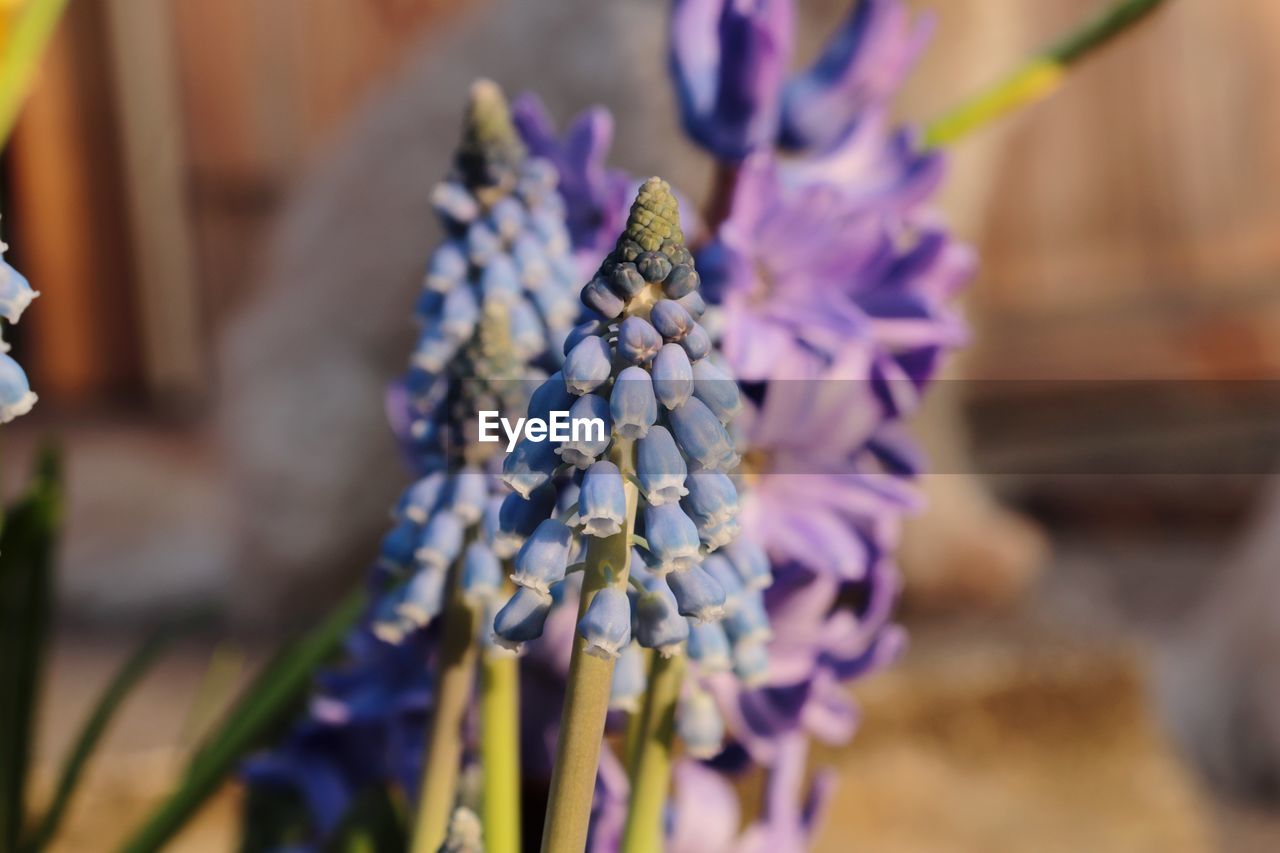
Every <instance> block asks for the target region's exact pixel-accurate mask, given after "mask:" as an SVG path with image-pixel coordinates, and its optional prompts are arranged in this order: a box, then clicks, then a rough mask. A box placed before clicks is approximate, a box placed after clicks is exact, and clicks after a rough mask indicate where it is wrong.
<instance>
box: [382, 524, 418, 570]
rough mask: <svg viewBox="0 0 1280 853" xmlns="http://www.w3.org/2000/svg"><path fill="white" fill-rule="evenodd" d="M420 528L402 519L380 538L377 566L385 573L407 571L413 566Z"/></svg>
mask: <svg viewBox="0 0 1280 853" xmlns="http://www.w3.org/2000/svg"><path fill="white" fill-rule="evenodd" d="M420 535H421V528H420V527H419V526H418V524H417V523H416V522H414V521H410V520H409V519H403V520H402V521H400V522H399V523H398V524H397V525H396V526H395V527H393V528H391V530H390V531H389V532H388V533H387V534H386V535H385V536H383V537H382V543H381V545H380V546H379V548H378V565H379V566H380V567H381V568H383V569H386V570H387V571H393V572H402V571H407V570H408V568H409V567H410V566H411V565H413V555H414V551H416V550H417V548H418V538H419V536H420Z"/></svg>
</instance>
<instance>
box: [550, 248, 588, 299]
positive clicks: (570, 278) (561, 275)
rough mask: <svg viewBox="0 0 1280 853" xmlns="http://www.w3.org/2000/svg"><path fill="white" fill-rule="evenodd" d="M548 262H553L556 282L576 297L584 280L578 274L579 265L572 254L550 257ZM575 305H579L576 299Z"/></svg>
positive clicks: (552, 268) (561, 253) (552, 266)
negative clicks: (579, 283)
mask: <svg viewBox="0 0 1280 853" xmlns="http://www.w3.org/2000/svg"><path fill="white" fill-rule="evenodd" d="M548 260H549V261H550V262H551V272H552V274H553V275H554V276H555V279H556V281H558V282H560V283H561V284H562V285H565V288H566V289H567V290H570V291H572V293H573V295H574V297H576V296H577V295H578V286H579V285H578V282H579V281H581V280H582V274H581V273H580V272H578V263H577V261H575V260H574V257H573V253H572V252H560V253H559V254H555V255H549V256H548ZM573 304H574V305H575V306H576V305H578V301H577V299H576V298H575V299H574V302H573Z"/></svg>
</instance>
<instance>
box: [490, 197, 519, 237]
mask: <svg viewBox="0 0 1280 853" xmlns="http://www.w3.org/2000/svg"><path fill="white" fill-rule="evenodd" d="M489 225H490V227H491V228H493V230H494V232H495V233H497V235H498V236H499V237H501V238H502V239H503V240H504V241H506V242H507V243H511V242H512V241H514V240H515V239H516V237H517V236H518V235H519V234H520V232H521V231H522V230H523V229H524V208H523V207H522V206H521V204H520V202H519V201H518V200H517V199H515V198H512V197H511V196H507V197H506V198H503V199H499V200H498V201H496V202H495V203H494V205H493V207H492V208H491V209H490V210H489Z"/></svg>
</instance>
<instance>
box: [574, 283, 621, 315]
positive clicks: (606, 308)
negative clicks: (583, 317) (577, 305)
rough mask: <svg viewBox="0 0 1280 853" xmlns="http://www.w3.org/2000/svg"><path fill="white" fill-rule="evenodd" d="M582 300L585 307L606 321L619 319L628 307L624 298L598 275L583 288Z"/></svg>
mask: <svg viewBox="0 0 1280 853" xmlns="http://www.w3.org/2000/svg"><path fill="white" fill-rule="evenodd" d="M581 299H582V304H583V305H585V306H587V307H588V308H590V309H591V310H592V311H595V312H596V313H597V314H599V315H600V316H601V317H604V318H605V319H606V320H612V319H613V318H614V317H617V316H618V315H619V314H621V313H622V309H624V308H626V307H627V303H626V302H625V301H624V300H623V298H622V297H621V296H619V295H618V294H616V293H614V292H613V290H612V289H611V288H610V287H609V282H608V281H606V280H605V279H604V278H603V277H601V276H598V275H597V276H596V277H595V278H593V279H591V281H589V282H587V283H586V285H585V286H583V288H582V295H581Z"/></svg>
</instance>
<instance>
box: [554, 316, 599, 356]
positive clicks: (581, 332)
mask: <svg viewBox="0 0 1280 853" xmlns="http://www.w3.org/2000/svg"><path fill="white" fill-rule="evenodd" d="M606 331H608V326H607V325H606V324H605V323H604V322H603V321H601V320H586V321H585V322H582V323H579V324H577V325H576V326H574V327H573V328H572V329H570V330H569V334H568V336H567V337H566V338H565V339H564V354H565V355H568V354H569V353H570V352H572V351H573V348H574V347H576V346H577V345H578V344H580V343H582V342H583V341H584V340H586V339H587V338H598V337H601V336H602V335H604V333H605V332H606Z"/></svg>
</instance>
